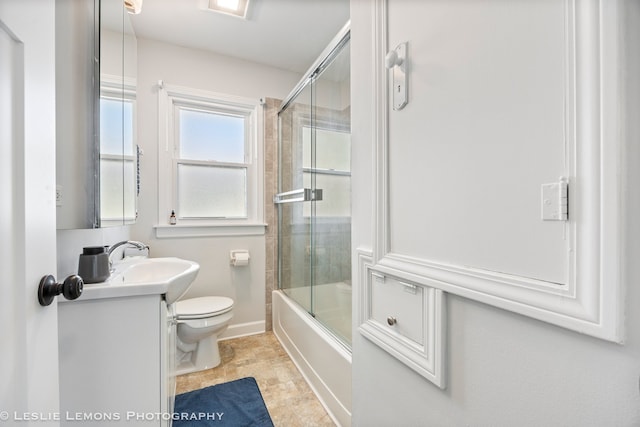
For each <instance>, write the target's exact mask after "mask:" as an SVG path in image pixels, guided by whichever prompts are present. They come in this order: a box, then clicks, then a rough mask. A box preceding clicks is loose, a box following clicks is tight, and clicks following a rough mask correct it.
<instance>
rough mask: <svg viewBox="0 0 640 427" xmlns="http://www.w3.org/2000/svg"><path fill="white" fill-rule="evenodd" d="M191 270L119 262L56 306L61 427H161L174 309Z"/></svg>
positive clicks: (169, 382) (169, 397) (169, 261)
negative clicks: (100, 278) (79, 293)
mask: <svg viewBox="0 0 640 427" xmlns="http://www.w3.org/2000/svg"><path fill="white" fill-rule="evenodd" d="M198 270H199V266H198V264H196V263H194V262H191V261H185V260H181V259H178V258H148V259H147V258H143V259H135V260H130V261H125V262H122V263H120V264H119V265H118V266H117V269H116V271H115V272H114V273H113V274H112V275H111V277H110V278H109V280H108V281H107V282H104V283H96V284H91V285H85V288H84V292H83V294H82V296H81V297H80V298H79V299H77V300H74V301H63V300H62V299H60V300H59V301H60V302H61V303H60V304H59V305H58V325H59V355H60V421H61V425H63V426H64V425H74V426H77V425H105V426H107V425H108V426H114V425H132V426H133V425H136V426H139V425H142V426H147V425H149V426H168V425H170V424H171V423H170V418H171V414H172V413H173V401H174V397H175V348H176V346H175V324H174V320H173V318H174V316H173V313H172V310H173V304H172V303H173V302H175V300H177V299H178V298H179V297H180V296H181V295H182V294H183V293H184V292H185V291H186V289H187V288H188V287H189V286H190V284H191V282H192V281H193V279H195V277H196V275H197V273H198Z"/></svg>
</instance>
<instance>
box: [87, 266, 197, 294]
mask: <svg viewBox="0 0 640 427" xmlns="http://www.w3.org/2000/svg"><path fill="white" fill-rule="evenodd" d="M114 267H115V270H114V272H113V273H111V277H109V279H108V280H107V281H106V282H103V283H93V284H86V285H85V286H84V290H83V294H82V296H81V297H80V298H81V299H83V300H88V299H98V298H114V297H126V296H136V295H152V294H156V295H158V294H163V295H165V299H166V301H167V304H171V303H174V302H175V301H177V300H178V298H180V297H181V296H182V295H184V293H185V292H186V291H187V289H189V286H191V283H193V281H194V280H195V278H196V276H197V275H198V271H200V265H199V264H198V263H196V262H193V261H188V260H186V259H181V258H171V257H167V258H131V259H126V260H124V261H122V262H119V263H117V264H115V265H114Z"/></svg>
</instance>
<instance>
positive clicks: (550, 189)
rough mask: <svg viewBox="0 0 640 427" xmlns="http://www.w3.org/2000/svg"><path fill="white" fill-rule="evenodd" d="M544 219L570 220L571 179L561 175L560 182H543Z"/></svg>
mask: <svg viewBox="0 0 640 427" xmlns="http://www.w3.org/2000/svg"><path fill="white" fill-rule="evenodd" d="M542 220H543V221H568V220H569V180H568V179H567V178H566V177H564V176H561V177H560V180H559V181H558V182H554V183H550V184H542Z"/></svg>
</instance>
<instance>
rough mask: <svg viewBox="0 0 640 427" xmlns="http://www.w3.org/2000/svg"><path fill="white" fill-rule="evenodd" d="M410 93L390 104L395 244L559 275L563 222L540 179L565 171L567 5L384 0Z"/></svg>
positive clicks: (537, 275)
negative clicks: (548, 211) (396, 107)
mask: <svg viewBox="0 0 640 427" xmlns="http://www.w3.org/2000/svg"><path fill="white" fill-rule="evenodd" d="M388 4H389V6H388V31H389V32H388V34H389V40H388V41H389V49H392V48H394V47H395V46H396V45H398V44H399V43H402V42H408V52H409V59H408V61H407V62H408V64H409V65H408V67H409V71H408V73H409V82H408V87H409V99H408V104H407V106H406V107H405V108H404V109H402V110H400V111H393V110H392V109H391V111H390V113H389V159H390V161H389V173H390V180H389V185H390V206H391V209H390V219H391V221H392V225H391V229H392V233H391V236H390V237H391V238H390V245H391V251H392V252H394V253H400V254H406V255H409V256H412V257H417V258H419V259H424V260H429V261H430V262H434V263H442V264H447V265H453V266H464V267H470V268H475V269H483V270H489V271H493V272H500V273H506V274H510V275H513V276H519V277H524V278H532V279H538V280H541V281H544V282H548V283H552V284H553V283H558V284H565V283H567V282H568V280H569V278H568V267H567V265H568V259H569V258H568V254H569V250H568V239H567V229H566V228H565V227H566V224H565V222H562V221H543V220H542V219H541V213H540V212H541V196H540V194H541V186H542V184H547V183H554V182H558V181H559V177H560V176H563V175H569V173H570V171H569V170H568V168H567V165H568V164H569V160H568V156H569V155H570V153H571V151H570V149H571V147H570V146H569V143H568V141H569V140H570V133H569V131H568V130H567V129H568V128H569V125H568V124H567V122H566V120H567V119H566V117H567V116H568V115H567V114H566V110H567V108H568V107H567V105H566V103H565V102H566V99H567V95H566V78H567V77H566V73H567V71H566V60H565V56H566V53H565V50H566V48H567V47H566V43H565V33H566V31H567V29H566V28H565V26H566V16H565V14H566V11H565V5H564V2H559V1H555V0H542V1H525V2H505V1H501V0H482V1H477V2H471V3H470V2H461V1H452V2H441V1H421V2H407V1H393V0H390V1H389V3H388Z"/></svg>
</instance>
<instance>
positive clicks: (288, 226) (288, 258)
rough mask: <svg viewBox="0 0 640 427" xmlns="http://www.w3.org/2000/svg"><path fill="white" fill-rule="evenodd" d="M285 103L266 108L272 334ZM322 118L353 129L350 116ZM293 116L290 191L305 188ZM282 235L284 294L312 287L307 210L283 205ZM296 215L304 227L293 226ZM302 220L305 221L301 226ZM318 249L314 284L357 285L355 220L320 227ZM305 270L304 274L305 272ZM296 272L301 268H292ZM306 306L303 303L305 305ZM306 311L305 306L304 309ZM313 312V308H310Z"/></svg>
mask: <svg viewBox="0 0 640 427" xmlns="http://www.w3.org/2000/svg"><path fill="white" fill-rule="evenodd" d="M280 104H281V101H280V100H276V99H272V98H267V99H266V104H265V109H264V111H265V113H264V114H265V150H264V151H265V220H266V222H267V232H266V233H267V234H266V239H265V240H266V280H265V283H266V317H267V318H266V329H267V330H271V329H272V304H271V292H272V291H273V290H275V289H277V287H278V256H277V255H278V218H277V208H276V205H274V203H273V196H274V195H275V194H276V193H277V191H278V157H279V156H280V153H279V152H278V149H279V148H278V133H279V129H278V114H277V113H278V109H279V107H280ZM289 111H290V112H293V114H294V115H295V114H300V115H305V113H306V115H307V116H308V115H309V114H310V113H309V106H307V105H304V104H293V105H291V106H290V107H289ZM316 112H317V113H318V116H319V117H321V118H322V119H323V120H324V121H325V122H334V123H349V117H350V111H349V109H348V108H347V109H345V110H342V111H334V110H328V109H323V108H317V109H316ZM291 117H292V115H291V114H286V115H284V117H283V119H284V121H285V122H286V123H284V124H283V129H282V132H283V139H284V140H285V143H284V148H283V150H284V152H283V153H282V156H281V157H282V159H281V162H282V164H281V165H280V167H282V168H283V173H282V180H283V186H284V187H285V188H291V189H293V188H299V187H300V186H301V184H302V183H301V182H295V183H294V182H293V181H294V180H296V179H298V180H299V179H301V177H300V176H299V175H300V172H301V171H300V170H298V171H297V172H294V164H295V165H298V166H296V167H297V168H298V169H300V168H301V165H302V159H301V156H302V150H301V148H300V147H301V145H300V144H301V142H300V141H298V140H297V138H294V135H292V132H291V123H290V121H291ZM283 206H284V207H283V220H282V224H283V226H284V227H285V229H283V230H281V234H282V236H281V237H282V238H283V241H282V243H283V253H284V254H286V255H285V257H284V259H283V263H282V280H283V284H282V285H283V287H284V288H291V287H298V286H309V284H310V274H311V271H310V265H309V262H308V260H307V257H308V256H309V252H308V251H309V249H308V248H309V247H310V244H311V242H310V234H309V227H310V225H309V222H308V220H304V219H303V218H302V215H303V214H302V205H301V204H300V205H292V204H287V205H283ZM292 215H295V216H296V217H298V221H292ZM301 218H302V220H300V219H301ZM314 247H315V248H316V251H315V256H314V260H313V263H314V265H315V269H314V273H315V277H314V282H315V283H317V284H323V283H336V282H346V283H349V284H350V283H351V256H350V254H351V251H350V248H351V219H350V218H333V219H332V220H330V221H318V222H317V223H316V226H315V234H314ZM301 266H303V268H300V267H301ZM292 267H295V268H292ZM299 302H300V303H303V302H302V301H299ZM303 305H304V304H303ZM307 308H308V309H310V307H307Z"/></svg>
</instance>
